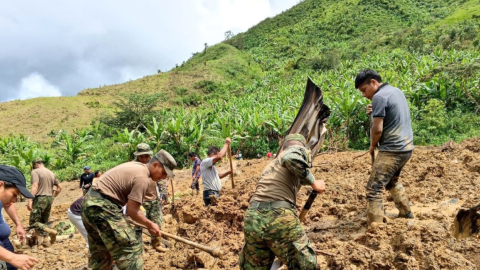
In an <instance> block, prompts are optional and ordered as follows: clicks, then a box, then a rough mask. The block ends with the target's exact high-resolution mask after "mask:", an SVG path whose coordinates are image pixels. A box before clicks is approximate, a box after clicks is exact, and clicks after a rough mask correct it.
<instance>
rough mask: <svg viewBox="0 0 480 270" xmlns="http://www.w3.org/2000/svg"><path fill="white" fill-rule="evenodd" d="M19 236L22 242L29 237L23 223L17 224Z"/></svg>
mask: <svg viewBox="0 0 480 270" xmlns="http://www.w3.org/2000/svg"><path fill="white" fill-rule="evenodd" d="M17 237H18V240H20V243H23V241H25V239H27V233H26V232H25V230H24V229H23V226H22V225H20V226H17Z"/></svg>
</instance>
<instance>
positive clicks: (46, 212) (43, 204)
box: [29, 196, 53, 232]
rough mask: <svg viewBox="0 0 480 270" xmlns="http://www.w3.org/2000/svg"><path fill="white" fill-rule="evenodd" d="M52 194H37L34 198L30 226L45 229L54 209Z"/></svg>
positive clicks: (40, 229)
mask: <svg viewBox="0 0 480 270" xmlns="http://www.w3.org/2000/svg"><path fill="white" fill-rule="evenodd" d="M52 203H53V197H52V196H36V197H35V198H34V199H33V205H32V212H31V213H30V223H29V225H30V227H32V228H35V229H37V230H39V231H42V232H43V231H44V230H45V228H46V227H47V225H46V224H47V222H48V219H49V218H50V210H51V209H52Z"/></svg>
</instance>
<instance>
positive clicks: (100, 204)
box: [82, 150, 177, 270]
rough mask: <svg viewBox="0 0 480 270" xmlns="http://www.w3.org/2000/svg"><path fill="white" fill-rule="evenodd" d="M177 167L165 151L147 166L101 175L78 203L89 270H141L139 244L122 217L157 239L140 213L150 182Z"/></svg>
mask: <svg viewBox="0 0 480 270" xmlns="http://www.w3.org/2000/svg"><path fill="white" fill-rule="evenodd" d="M176 165H177V163H176V161H175V159H174V158H173V157H172V156H171V155H170V154H169V153H168V152H166V151H164V150H160V151H159V152H158V153H157V154H155V155H154V156H153V157H152V158H151V159H150V161H149V162H148V163H147V164H142V163H140V162H136V161H133V162H127V163H124V164H121V165H118V166H117V167H115V168H113V169H111V170H109V171H107V172H105V174H103V175H102V176H101V177H100V179H99V180H98V181H97V182H96V183H95V184H93V186H92V188H91V189H90V190H89V191H88V193H87V194H86V196H85V200H84V201H83V202H82V220H83V223H84V225H85V229H86V230H87V231H88V245H89V250H90V254H91V256H90V267H91V268H92V269H93V270H96V269H98V270H100V269H102V270H103V269H111V268H112V264H113V262H114V261H115V265H116V267H117V268H118V269H120V270H127V269H128V270H131V269H143V258H142V245H141V243H140V242H139V241H138V240H137V238H136V237H135V231H134V229H133V228H132V227H131V226H129V224H128V221H127V219H126V218H125V216H124V215H123V211H122V206H124V205H127V215H128V216H130V217H131V218H132V219H133V220H134V221H136V222H137V223H139V224H141V225H143V226H145V227H147V228H148V231H149V232H150V234H151V235H155V236H158V237H160V236H161V233H160V228H159V227H158V225H157V224H155V223H154V222H152V221H150V220H148V219H147V218H146V217H145V216H144V215H143V213H142V212H141V211H140V206H141V204H142V203H143V201H144V200H145V193H146V192H147V189H148V187H149V185H150V181H152V180H153V181H155V182H157V181H159V180H160V179H165V178H166V177H167V175H168V174H171V173H172V170H173V169H174V168H175V166H176Z"/></svg>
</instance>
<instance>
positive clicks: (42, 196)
mask: <svg viewBox="0 0 480 270" xmlns="http://www.w3.org/2000/svg"><path fill="white" fill-rule="evenodd" d="M36 197H52V196H51V195H35V198H36Z"/></svg>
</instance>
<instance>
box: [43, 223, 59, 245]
mask: <svg viewBox="0 0 480 270" xmlns="http://www.w3.org/2000/svg"><path fill="white" fill-rule="evenodd" d="M42 230H43V231H44V232H46V233H48V235H50V243H52V244H53V243H55V241H56V240H57V231H56V230H53V229H50V228H48V227H45V228H43V229H42Z"/></svg>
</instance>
